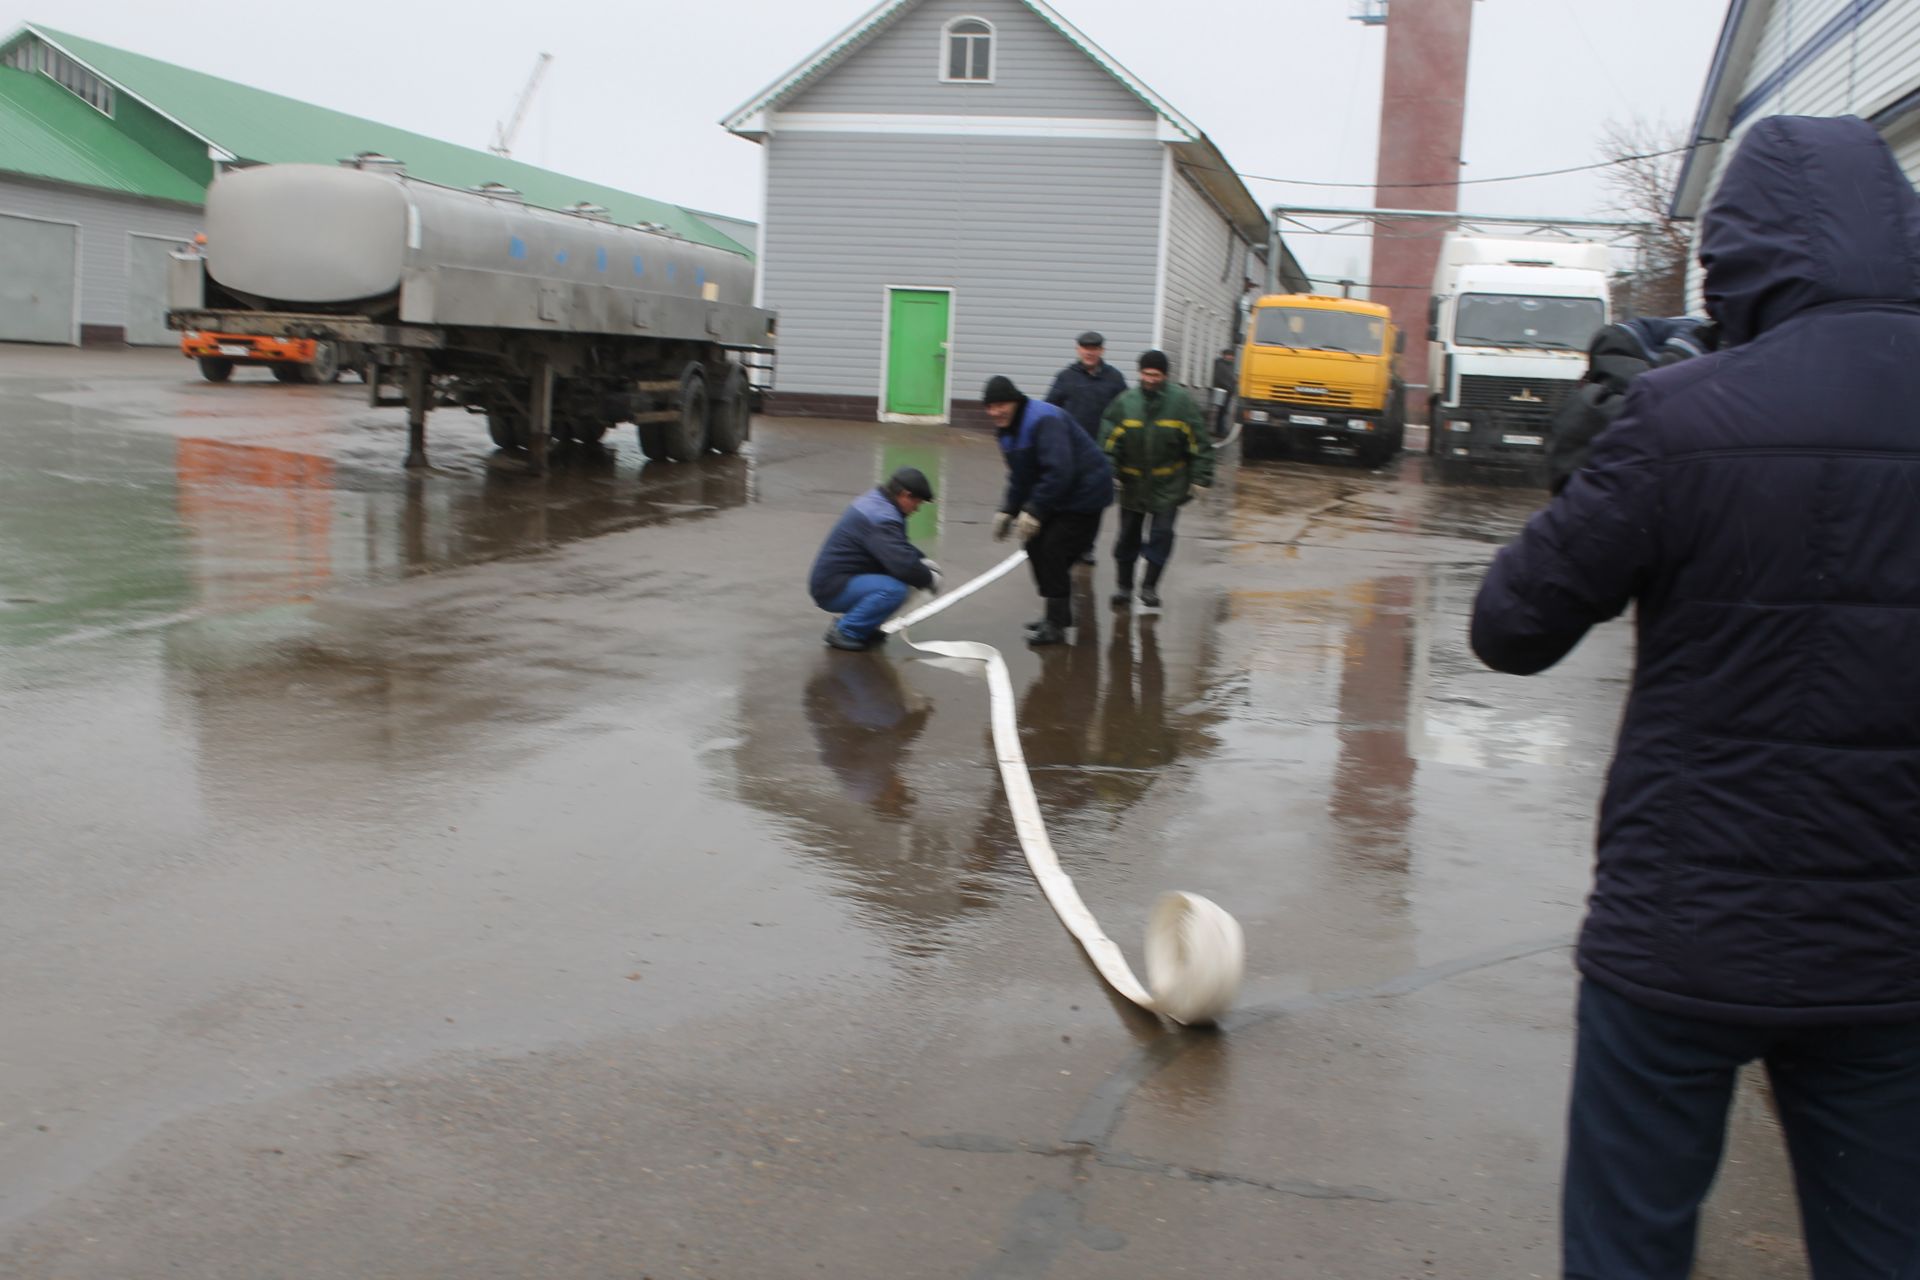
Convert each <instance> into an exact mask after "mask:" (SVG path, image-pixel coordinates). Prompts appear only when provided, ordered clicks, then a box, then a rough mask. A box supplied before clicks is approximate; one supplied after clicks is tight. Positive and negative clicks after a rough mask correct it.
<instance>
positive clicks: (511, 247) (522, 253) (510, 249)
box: [507, 236, 527, 258]
mask: <svg viewBox="0 0 1920 1280" xmlns="http://www.w3.org/2000/svg"><path fill="white" fill-rule="evenodd" d="M507 254H508V256H509V257H514V258H524V257H526V256H527V242H526V241H525V240H522V239H521V238H520V237H519V236H514V237H513V238H512V239H511V240H509V241H507Z"/></svg>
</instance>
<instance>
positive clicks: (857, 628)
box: [807, 467, 940, 650]
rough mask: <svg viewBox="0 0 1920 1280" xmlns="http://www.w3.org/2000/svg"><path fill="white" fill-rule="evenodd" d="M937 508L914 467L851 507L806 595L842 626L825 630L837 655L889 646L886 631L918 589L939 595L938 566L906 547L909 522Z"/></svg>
mask: <svg viewBox="0 0 1920 1280" xmlns="http://www.w3.org/2000/svg"><path fill="white" fill-rule="evenodd" d="M932 501H933V486H932V485H929V484H928V483H927V477H926V476H925V475H924V474H923V473H922V472H921V471H919V470H918V469H917V468H915V467H902V468H900V469H899V470H898V471H896V472H894V473H893V474H892V475H891V476H889V477H887V482H886V483H885V484H883V485H880V486H878V487H877V488H873V489H869V490H867V492H865V493H863V494H861V495H860V496H859V497H857V498H855V499H854V500H853V501H852V502H851V503H849V504H848V505H847V509H846V511H845V512H843V513H842V514H841V516H840V521H839V523H838V524H836V525H834V526H833V532H831V533H829V534H828V535H827V540H826V542H824V543H823V544H821V547H820V554H819V555H817V556H815V557H814V560H813V574H812V576H811V578H809V580H808V583H807V589H808V590H809V591H811V592H812V593H813V602H814V603H815V604H817V605H819V606H820V607H821V608H822V609H825V610H826V611H827V612H828V613H837V614H839V615H840V617H839V619H838V620H837V621H836V622H834V623H833V625H831V626H829V627H828V628H827V636H826V639H827V643H828V644H830V645H832V646H833V647H834V648H836V649H850V650H859V649H871V648H874V647H875V646H877V645H879V644H883V643H885V641H886V636H884V635H883V634H881V632H880V629H879V628H880V624H881V623H883V622H885V621H886V620H887V619H888V618H890V617H892V616H893V615H894V612H895V611H896V610H897V609H899V608H900V606H901V605H902V604H904V603H905V602H906V599H907V593H908V592H909V591H911V590H913V589H914V588H915V587H924V588H926V589H927V590H929V591H938V590H939V589H940V566H939V565H937V564H935V563H934V562H933V561H931V560H929V559H927V558H926V557H925V556H923V555H921V554H920V549H919V548H918V547H916V546H914V545H913V544H912V543H911V542H908V541H907V517H908V516H910V515H912V514H913V513H914V512H916V511H918V510H919V509H920V507H921V504H922V503H927V502H932Z"/></svg>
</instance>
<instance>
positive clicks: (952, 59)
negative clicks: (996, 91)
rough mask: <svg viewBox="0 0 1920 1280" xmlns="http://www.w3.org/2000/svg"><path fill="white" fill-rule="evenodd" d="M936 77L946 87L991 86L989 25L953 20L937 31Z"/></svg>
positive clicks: (965, 19)
mask: <svg viewBox="0 0 1920 1280" xmlns="http://www.w3.org/2000/svg"><path fill="white" fill-rule="evenodd" d="M940 78H941V79H942V80H944V81H946V82H947V83H948V84H992V83H993V24H992V23H991V22H988V21H987V20H986V19H985V18H955V19H953V20H952V21H951V22H949V23H947V25H946V26H944V27H942V28H941V29H940Z"/></svg>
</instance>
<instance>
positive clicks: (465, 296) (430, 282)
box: [206, 164, 771, 347]
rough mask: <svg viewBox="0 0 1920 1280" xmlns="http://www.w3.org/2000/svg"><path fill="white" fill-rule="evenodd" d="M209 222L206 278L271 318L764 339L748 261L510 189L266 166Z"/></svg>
mask: <svg viewBox="0 0 1920 1280" xmlns="http://www.w3.org/2000/svg"><path fill="white" fill-rule="evenodd" d="M206 219H207V220H206V227H207V249H206V271H207V275H208V276H209V277H210V278H211V280H212V281H213V282H214V283H215V284H217V285H219V286H221V287H222V288H224V289H225V290H227V291H229V292H230V293H233V294H235V295H238V296H240V297H243V298H246V299H247V300H249V302H250V303H251V304H252V305H253V306H256V307H258V308H259V309H261V310H264V311H281V312H299V313H307V314H313V313H336V314H344V313H352V314H354V315H358V316H364V317H367V318H368V319H372V320H384V321H389V322H391V321H396V320H397V321H398V322H399V323H401V324H404V325H428V326H446V327H459V328H484V329H516V330H527V331H535V332H548V333H565V334H607V335H614V336H619V337H628V338H658V339H684V340H691V341H699V342H711V343H720V344H723V345H728V346H741V347H764V346H767V345H770V343H771V338H770V328H771V316H770V314H769V313H768V312H765V311H762V310H760V309H759V308H756V307H754V306H753V270H754V269H753V263H752V262H751V261H750V260H749V259H748V258H746V257H745V256H743V255H741V254H738V253H732V252H729V251H727V250H724V249H720V248H716V247H713V246H709V245H704V244H698V243H696V242H693V241H690V240H685V239H681V238H679V237H677V236H674V235H669V234H665V233H663V232H658V231H651V230H647V229H644V228H640V227H632V226H624V225H621V224H618V223H614V222H612V221H609V220H607V219H605V218H604V217H594V216H590V215H588V214H584V213H563V212H556V211H554V210H549V209H541V208H537V207H534V206H530V205H527V204H524V203H522V202H521V201H520V200H519V199H518V198H517V197H514V196H511V195H490V194H486V193H483V192H476V191H463V190H457V189H454V188H450V187H442V186H437V185H435V184H433V183H429V182H422V181H420V180H418V179H415V178H410V177H407V176H406V175H405V174H403V173H399V172H391V171H379V170H369V169H358V168H338V167H332V166H327V165H308V164H283V165H265V166H261V167H258V168H252V169H237V170H233V171H231V172H229V173H226V174H224V175H222V176H221V177H220V179H219V180H218V181H216V182H215V183H214V184H213V186H212V187H211V189H210V190H209V191H208V193H207V214H206Z"/></svg>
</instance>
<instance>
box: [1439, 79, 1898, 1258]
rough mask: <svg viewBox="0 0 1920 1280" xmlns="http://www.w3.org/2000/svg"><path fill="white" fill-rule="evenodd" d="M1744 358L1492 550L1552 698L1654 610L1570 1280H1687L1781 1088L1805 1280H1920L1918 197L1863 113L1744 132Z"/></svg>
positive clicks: (1575, 1156) (1607, 805)
mask: <svg viewBox="0 0 1920 1280" xmlns="http://www.w3.org/2000/svg"><path fill="white" fill-rule="evenodd" d="M1700 261H1701V264H1702V265H1703V266H1704V267H1705V270H1706V299H1707V310H1708V312H1709V313H1710V314H1711V315H1712V317H1713V319H1714V320H1715V321H1717V322H1718V324H1719V326H1720V344H1721V349H1720V350H1719V351H1718V352H1716V353H1714V354H1711V355H1703V356H1699V357H1697V358H1695V359H1691V360H1687V361H1685V362H1683V363H1680V364H1676V365H1673V366H1671V367H1668V368H1664V369H1655V370H1652V371H1650V372H1648V373H1645V374H1643V375H1642V376H1641V377H1639V378H1637V379H1636V380H1635V381H1634V382H1633V385H1632V389H1631V390H1630V391H1629V392H1628V394H1627V399H1626V403H1625V405H1624V406H1623V408H1622V410H1621V412H1620V415H1619V417H1618V418H1617V419H1616V420H1615V422H1614V423H1613V425H1612V426H1611V427H1609V428H1608V429H1607V430H1605V431H1604V432H1603V433H1602V434H1601V435H1600V436H1599V438H1598V439H1597V440H1596V441H1595V442H1594V446H1593V452H1592V455H1591V457H1590V459H1589V460H1588V462H1587V465H1586V466H1585V467H1584V468H1583V469H1581V470H1579V471H1577V472H1575V473H1574V474H1573V476H1572V478H1571V479H1570V480H1569V481H1568V483H1567V485H1566V488H1565V489H1564V490H1562V491H1561V493H1560V495H1559V496H1558V497H1557V498H1555V499H1554V500H1553V501H1552V503H1550V504H1549V505H1548V506H1547V507H1546V509H1545V510H1543V511H1541V512H1539V513H1538V514H1536V515H1535V516H1534V517H1533V519H1532V520H1531V521H1529V522H1528V525H1527V528H1526V531H1525V532H1524V533H1523V534H1522V535H1521V536H1520V538H1519V539H1518V540H1517V541H1516V542H1515V543H1513V545H1511V546H1509V547H1507V548H1506V549H1504V550H1503V551H1501V553H1500V555H1499V557H1498V558H1497V559H1496V560H1495V561H1494V564H1493V567H1492V569H1491V570H1489V572H1488V574H1487V578H1486V581H1485V583H1484V584H1483V585H1482V586H1481V588H1480V595H1479V599H1478V600H1477V602H1476V603H1475V606H1474V617H1473V636H1472V638H1473V647H1474V651H1475V652H1476V653H1478V654H1479V655H1480V656H1481V658H1482V659H1484V660H1485V661H1486V662H1487V664H1488V665H1489V666H1492V667H1495V668H1497V669H1499V670H1502V671H1510V672H1515V673H1517V674H1521V675H1530V674H1533V673H1534V672H1538V671H1542V670H1544V669H1546V668H1547V667H1550V666H1552V665H1553V664H1554V663H1555V662H1557V661H1559V659H1560V658H1561V657H1563V656H1564V655H1565V654H1566V653H1567V652H1568V651H1570V650H1571V649H1572V648H1573V647H1574V646H1575V645H1576V644H1578V643H1579V641H1580V638H1581V637H1582V636H1583V635H1585V634H1586V632H1587V630H1588V628H1590V627H1592V626H1593V625H1595V624H1596V623H1600V622H1604V621H1606V620H1608V619H1610V618H1613V617H1614V616H1616V615H1617V614H1619V613H1620V612H1621V611H1622V610H1623V609H1625V608H1626V606H1627V605H1628V604H1629V603H1633V604H1635V605H1636V606H1637V610H1636V619H1635V621H1636V628H1637V634H1638V640H1639V648H1638V655H1637V658H1636V662H1635V669H1634V679H1633V691H1632V695H1631V697H1630V699H1629V701H1628V704H1627V708H1626V715H1625V719H1624V721H1623V723H1622V725H1621V728H1620V738H1619V744H1618V747H1617V750H1616V752H1615V756H1614V761H1613V767H1612V771H1611V773H1610V776H1609V778H1608V781H1607V792H1606V798H1605V801H1604V803H1603V805H1602V808H1601V815H1600V829H1599V846H1598V861H1597V867H1596V876H1595V883H1594V888H1593V893H1592V896H1591V898H1590V899H1589V902H1588V911H1587V918H1586V922H1585V925H1584V926H1583V928H1582V931H1581V936H1580V945H1579V955H1578V963H1579V968H1580V973H1581V977H1582V982H1581V988H1580V998H1579V1030H1578V1045H1577V1051H1576V1062H1575V1067H1574V1080H1573V1096H1572V1103H1571V1110H1570V1118H1569V1122H1568V1151H1567V1167H1566V1186H1565V1192H1564V1199H1563V1206H1562V1208H1563V1223H1562V1227H1563V1231H1564V1237H1565V1274H1566V1275H1567V1276H1568V1277H1570V1278H1573V1280H1580V1278H1583V1277H1585V1278H1590V1280H1599V1278H1602V1277H1604V1278H1605V1280H1623V1278H1626V1277H1633V1278H1635V1280H1667V1278H1669V1277H1670V1278H1671V1280H1683V1277H1685V1276H1687V1275H1689V1274H1690V1272H1691V1257H1692V1253H1693V1245H1694V1233H1695V1227H1696V1223H1697V1219H1698V1208H1699V1204H1700V1201H1701V1199H1702V1198H1703V1197H1704V1196H1705V1194H1706V1191H1707V1188H1708V1186H1709V1184H1710V1183H1711V1182H1712V1180H1713V1176H1714V1171H1715V1168H1716V1166H1717V1165H1718V1164H1719V1160H1720V1151H1721V1146H1722V1141H1723V1139H1724V1135H1725V1127H1726V1115H1727V1107H1728V1104H1729V1100H1730V1099H1731V1097H1732V1093H1733V1087H1734V1080H1735V1075H1736V1073H1737V1072H1738V1070H1739V1068H1740V1067H1741V1066H1742V1065H1743V1064H1745V1063H1747V1062H1751V1061H1754V1060H1759V1061H1761V1062H1764V1063H1765V1064H1766V1068H1767V1071H1768V1073H1769V1076H1770V1079H1771V1081H1772V1085H1773V1093H1774V1098H1775V1100H1776V1101H1777V1103H1778V1105H1779V1111H1780V1118H1781V1123H1782V1126H1783V1127H1784V1129H1785V1131H1786V1136H1787V1142H1788V1148H1789V1151H1790V1154H1791V1156H1792V1160H1793V1166H1794V1175H1795V1180H1796V1185H1797V1189H1798V1192H1799V1197H1800V1208H1801V1215H1802V1220H1803V1223H1804V1225H1805V1231H1806V1241H1807V1251H1808V1254H1809V1256H1810V1258H1811V1261H1812V1267H1813V1274H1814V1275H1815V1276H1816V1277H1819V1278H1820V1280H1828V1278H1829V1277H1849V1278H1850V1277H1868V1276H1874V1277H1897V1278H1899V1280H1906V1278H1907V1277H1913V1276H1920V419H1916V412H1920V411H1917V410H1916V406H1920V197H1916V196H1915V193H1914V190H1913V188H1912V187H1911V186H1910V185H1909V184H1908V182H1907V180H1906V178H1905V177H1904V176H1903V175H1902V173H1901V171H1900V168H1899V166H1898V165H1897V164H1896V163H1895V161H1894V158H1893V155H1892V153H1891V152H1890V151H1889V150H1888V149H1887V146H1886V144H1885V143H1884V142H1882V141H1881V139H1880V137H1879V135H1878V134H1876V133H1875V132H1874V130H1873V129H1872V128H1871V127H1870V126H1868V125H1867V124H1865V123H1864V122H1862V121H1860V120H1858V119H1855V118H1853V117H1846V118H1842V119H1811V118H1805V117H1774V118H1770V119H1766V120H1762V121H1760V122H1759V123H1757V124H1755V125H1753V126H1752V128H1751V129H1749V130H1748V132H1747V134H1746V136H1745V138H1744V139H1743V140H1742V142H1741V144H1740V149H1739V151H1738V153H1737V154H1736V155H1735V156H1734V158H1733V160H1732V162H1731V163H1730V164H1729V166H1728V168H1727V171H1726V175H1725V177H1724V178H1723V180H1722V181H1721V184H1720V187H1719V190H1718V192H1717V194H1716V195H1715V197H1714V200H1713V204H1712V206H1711V207H1710V208H1709V209H1708V210H1707V213H1706V215H1705V217H1704V218H1703V220H1702V222H1701V232H1700Z"/></svg>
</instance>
